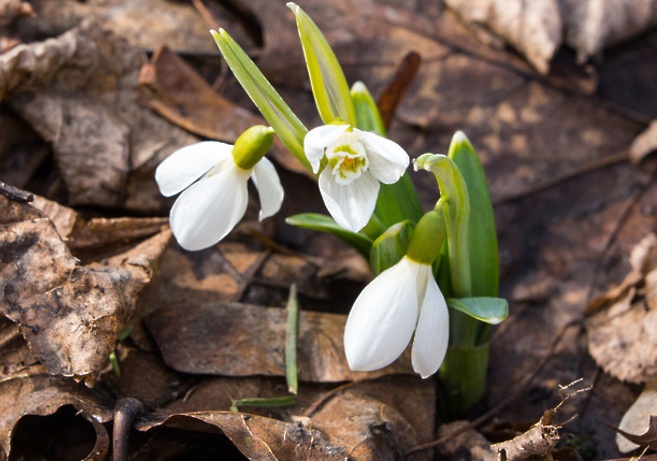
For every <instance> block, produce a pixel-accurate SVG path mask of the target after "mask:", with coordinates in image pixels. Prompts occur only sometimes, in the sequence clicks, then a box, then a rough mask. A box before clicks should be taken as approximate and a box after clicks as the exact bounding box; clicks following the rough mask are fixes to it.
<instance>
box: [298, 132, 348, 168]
mask: <svg viewBox="0 0 657 461" xmlns="http://www.w3.org/2000/svg"><path fill="white" fill-rule="evenodd" d="M347 129H349V125H322V126H318V127H317V128H313V129H312V130H310V131H309V132H308V133H307V134H306V137H305V138H303V150H304V152H305V153H306V157H307V158H308V161H309V162H310V166H311V167H312V168H313V172H314V173H317V171H318V170H319V164H320V162H321V161H322V157H324V149H325V148H326V146H328V145H329V144H331V143H332V142H333V141H335V140H336V139H338V138H339V137H340V136H341V135H342V133H344V132H345V131H347Z"/></svg>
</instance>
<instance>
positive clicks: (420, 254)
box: [406, 210, 446, 265]
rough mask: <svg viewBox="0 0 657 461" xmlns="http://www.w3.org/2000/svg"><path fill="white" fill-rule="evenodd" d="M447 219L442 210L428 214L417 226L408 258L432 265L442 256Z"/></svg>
mask: <svg viewBox="0 0 657 461" xmlns="http://www.w3.org/2000/svg"><path fill="white" fill-rule="evenodd" d="M445 235H446V227H445V217H444V215H443V211H442V210H432V211H430V212H428V213H426V214H425V215H424V216H422V218H420V220H419V221H418V223H417V226H415V232H413V237H412V238H411V243H410V244H409V246H408V250H407V251H406V256H407V257H408V258H410V259H412V260H413V261H416V262H418V263H421V264H428V265H431V264H433V262H434V261H435V260H436V259H438V257H439V256H440V250H441V249H442V247H443V242H444V240H445Z"/></svg>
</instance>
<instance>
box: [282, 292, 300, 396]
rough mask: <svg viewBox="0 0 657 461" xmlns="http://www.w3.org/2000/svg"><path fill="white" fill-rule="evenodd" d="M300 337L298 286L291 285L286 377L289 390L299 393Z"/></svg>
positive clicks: (286, 326)
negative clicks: (298, 346) (298, 349)
mask: <svg viewBox="0 0 657 461" xmlns="http://www.w3.org/2000/svg"><path fill="white" fill-rule="evenodd" d="M298 339H299V302H298V300H297V286H296V284H294V283H293V284H292V285H291V286H290V296H289V298H288V300H287V322H286V324H285V378H286V381H287V390H288V392H289V393H290V394H294V395H297V392H298V390H299V377H298V373H297V372H298V369H297V367H298V361H297V343H298Z"/></svg>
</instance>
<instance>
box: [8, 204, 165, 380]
mask: <svg viewBox="0 0 657 461" xmlns="http://www.w3.org/2000/svg"><path fill="white" fill-rule="evenodd" d="M0 200H1V201H2V207H0V210H2V212H1V213H0V223H1V226H2V227H1V228H0V229H1V231H0V232H1V233H0V247H1V248H2V252H1V254H2V260H1V261H0V264H1V265H0V274H1V275H2V277H1V278H0V286H1V287H2V290H3V292H4V294H5V296H4V299H3V300H2V303H1V304H0V311H2V313H3V314H4V315H6V316H7V317H8V318H9V319H10V320H12V321H13V322H16V323H17V324H18V325H19V326H20V327H21V333H22V334H23V336H24V337H25V339H26V340H27V342H28V344H29V345H30V347H31V348H32V350H33V351H34V352H35V354H36V355H37V356H38V358H39V360H40V361H41V362H42V363H43V364H44V365H45V367H46V369H47V370H48V372H49V373H51V374H62V375H64V376H79V377H89V378H91V379H93V376H95V375H97V374H98V373H99V371H100V370H101V369H102V368H103V367H104V365H105V363H107V360H108V357H109V354H110V352H111V351H112V350H113V349H114V345H115V343H116V338H117V336H118V334H119V333H120V332H121V331H122V330H123V328H124V327H125V325H126V323H127V322H128V320H129V319H130V317H131V316H132V314H133V312H134V309H135V305H136V299H137V294H138V293H139V291H140V290H141V289H142V288H143V286H144V285H145V284H146V283H147V282H148V281H149V280H150V274H151V267H152V266H153V264H154V262H155V261H156V260H157V258H158V257H159V255H160V254H161V252H162V251H163V249H164V247H165V246H166V244H167V242H168V240H169V238H170V234H169V232H163V233H160V234H157V235H156V236H155V237H152V238H151V239H149V240H147V241H145V242H143V243H141V244H139V245H137V246H136V247H134V248H133V249H131V250H130V251H128V252H125V253H121V254H119V255H116V256H114V257H112V258H109V259H107V260H105V261H103V262H101V263H93V264H90V265H88V266H81V265H80V264H79V262H78V261H77V260H76V259H75V258H74V257H73V256H72V255H71V253H70V251H69V249H68V248H67V246H66V244H65V243H64V242H63V241H62V240H61V237H60V235H59V233H58V232H57V230H56V228H55V226H54V225H53V223H52V221H51V220H50V219H48V217H47V216H46V215H45V214H43V213H42V212H41V211H39V210H37V209H36V208H34V207H32V206H30V205H28V204H18V203H15V202H10V201H9V200H8V199H5V198H3V197H0Z"/></svg>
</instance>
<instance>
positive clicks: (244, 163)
mask: <svg viewBox="0 0 657 461" xmlns="http://www.w3.org/2000/svg"><path fill="white" fill-rule="evenodd" d="M273 142H274V129H273V128H271V127H268V126H264V125H255V126H252V127H251V128H249V129H248V130H246V131H245V132H244V133H242V134H241V135H240V137H239V138H237V141H235V146H234V147H233V159H234V160H235V165H237V166H238V167H240V168H242V169H243V170H247V171H248V170H252V169H253V167H255V166H256V163H258V162H259V161H260V159H262V157H264V156H265V154H266V153H267V151H268V150H269V149H270V148H271V145H272V143H273Z"/></svg>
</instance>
